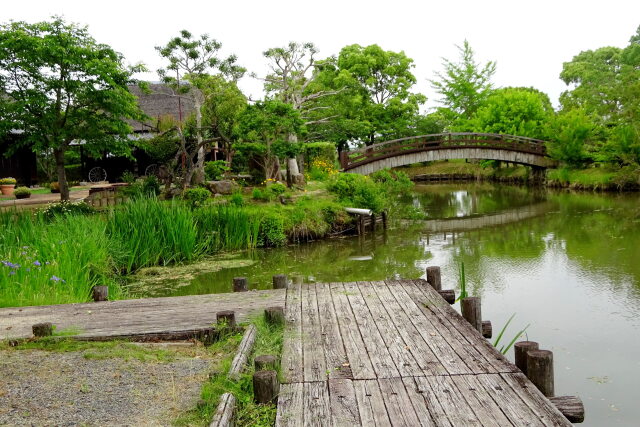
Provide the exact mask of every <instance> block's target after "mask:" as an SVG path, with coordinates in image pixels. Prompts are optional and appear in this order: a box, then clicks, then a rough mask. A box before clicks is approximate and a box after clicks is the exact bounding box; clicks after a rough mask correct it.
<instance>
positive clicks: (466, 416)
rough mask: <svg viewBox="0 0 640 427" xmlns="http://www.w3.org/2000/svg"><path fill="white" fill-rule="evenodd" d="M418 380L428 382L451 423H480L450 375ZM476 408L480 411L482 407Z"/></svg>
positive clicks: (455, 424)
mask: <svg viewBox="0 0 640 427" xmlns="http://www.w3.org/2000/svg"><path fill="white" fill-rule="evenodd" d="M419 381H423V382H426V383H427V384H429V386H430V387H431V390H433V393H434V394H435V395H436V398H437V399H438V401H439V402H440V405H441V406H442V409H443V410H444V412H445V413H446V414H447V417H448V418H449V421H451V424H452V425H454V426H480V425H482V424H481V423H480V421H479V420H478V417H476V414H475V413H474V411H473V409H472V408H471V406H469V403H468V402H467V401H466V400H465V398H464V397H463V395H462V394H461V393H460V391H458V388H457V387H456V386H455V384H454V382H453V380H452V379H451V377H448V376H438V377H423V378H416V382H419ZM476 410H477V411H482V410H483V409H482V408H476Z"/></svg>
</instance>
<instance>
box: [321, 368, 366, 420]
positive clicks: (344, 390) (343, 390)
mask: <svg viewBox="0 0 640 427" xmlns="http://www.w3.org/2000/svg"><path fill="white" fill-rule="evenodd" d="M329 400H330V405H331V422H332V423H333V425H335V426H349V427H353V426H357V425H361V424H360V414H359V413H358V402H357V401H356V392H355V389H354V387H353V381H352V380H350V379H345V378H337V379H330V380H329Z"/></svg>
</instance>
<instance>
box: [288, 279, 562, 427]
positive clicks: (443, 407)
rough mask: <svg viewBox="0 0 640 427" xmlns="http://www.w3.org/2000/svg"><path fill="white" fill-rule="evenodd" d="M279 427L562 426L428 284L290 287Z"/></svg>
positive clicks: (525, 382)
mask: <svg viewBox="0 0 640 427" xmlns="http://www.w3.org/2000/svg"><path fill="white" fill-rule="evenodd" d="M285 316H286V319H287V326H286V332H285V341H284V351H283V359H282V366H283V374H284V378H285V383H284V384H283V385H282V388H281V393H280V397H279V401H278V415H277V420H276V425H277V426H316V425H317V426H320V425H322V426H327V425H334V426H349V427H352V426H357V425H363V426H460V425H465V426H466V425H470V426H473V425H477V426H511V425H516V426H567V425H570V423H569V422H568V421H567V420H566V419H565V418H564V417H563V416H562V414H560V412H559V411H558V410H557V409H556V408H555V407H554V406H553V405H552V404H551V403H550V402H549V401H548V399H546V398H545V397H544V396H543V395H542V394H541V393H540V392H539V391H538V390H537V389H536V388H535V386H533V384H531V383H530V382H529V381H528V380H527V379H526V377H524V375H522V374H521V373H520V372H519V370H518V369H517V368H516V367H515V366H514V365H513V364H511V363H510V362H509V361H508V360H506V359H505V358H504V357H503V356H502V355H501V354H500V353H499V352H497V351H496V350H495V349H494V348H493V347H492V346H491V345H490V344H489V343H487V341H486V340H485V339H484V338H482V336H481V335H480V334H479V333H478V332H477V331H476V330H474V329H473V328H472V327H471V326H470V325H469V324H468V323H466V321H464V319H462V317H461V316H460V315H459V314H458V313H457V312H456V311H455V310H454V309H453V308H451V307H450V306H449V305H448V304H447V303H446V302H445V301H444V300H442V298H441V297H440V295H439V294H438V293H437V292H435V291H434V290H433V289H432V288H431V287H430V286H429V285H428V284H427V283H426V282H425V281H421V280H418V281H412V280H402V281H386V282H355V283H330V284H324V283H319V284H304V285H296V286H295V287H293V288H290V289H289V290H287V297H286V308H285Z"/></svg>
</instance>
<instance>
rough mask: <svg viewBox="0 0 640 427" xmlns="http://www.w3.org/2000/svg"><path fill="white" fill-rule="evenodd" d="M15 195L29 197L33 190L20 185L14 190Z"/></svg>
mask: <svg viewBox="0 0 640 427" xmlns="http://www.w3.org/2000/svg"><path fill="white" fill-rule="evenodd" d="M13 195H14V196H16V197H18V198H19V197H28V196H30V195H31V190H29V189H28V188H27V187H18V188H16V189H15V190H14V191H13Z"/></svg>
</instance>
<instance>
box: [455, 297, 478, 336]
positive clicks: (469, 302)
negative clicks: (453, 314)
mask: <svg viewBox="0 0 640 427" xmlns="http://www.w3.org/2000/svg"><path fill="white" fill-rule="evenodd" d="M460 307H461V309H462V317H464V318H465V319H466V320H467V322H469V323H470V324H471V326H472V327H473V328H474V329H475V330H477V331H478V332H480V334H482V308H481V302H480V297H467V298H462V301H461V303H460Z"/></svg>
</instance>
